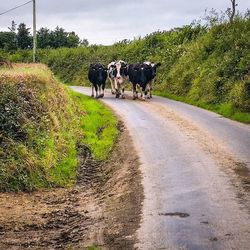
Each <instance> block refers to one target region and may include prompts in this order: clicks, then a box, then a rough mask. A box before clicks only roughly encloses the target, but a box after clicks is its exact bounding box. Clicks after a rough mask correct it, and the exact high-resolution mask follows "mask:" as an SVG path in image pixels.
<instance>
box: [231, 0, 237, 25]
mask: <svg viewBox="0 0 250 250" xmlns="http://www.w3.org/2000/svg"><path fill="white" fill-rule="evenodd" d="M230 1H231V4H232V8H231V9H229V19H230V22H233V20H234V16H235V9H236V6H238V4H236V0H230Z"/></svg>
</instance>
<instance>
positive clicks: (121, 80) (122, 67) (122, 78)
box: [108, 60, 128, 99]
mask: <svg viewBox="0 0 250 250" xmlns="http://www.w3.org/2000/svg"><path fill="white" fill-rule="evenodd" d="M108 77H109V80H110V83H111V93H112V94H115V97H116V98H119V97H120V96H121V97H122V98H123V99H124V98H125V95H124V89H125V84H126V81H127V80H128V64H127V63H126V62H124V61H122V60H119V61H116V62H111V63H110V64H109V65H108Z"/></svg>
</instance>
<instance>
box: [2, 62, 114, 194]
mask: <svg viewBox="0 0 250 250" xmlns="http://www.w3.org/2000/svg"><path fill="white" fill-rule="evenodd" d="M116 136H117V128H116V119H115V117H114V116H113V115H112V113H111V112H110V111H109V110H108V109H107V108H106V107H105V106H104V105H103V104H100V103H99V102H97V101H95V100H92V99H90V98H88V97H84V96H83V95H78V94H75V93H73V92H72V91H70V90H69V89H68V88H67V87H65V86H64V85H63V84H61V83H59V82H58V81H57V80H55V78H54V77H53V74H52V73H51V72H50V71H49V70H48V68H47V67H46V66H44V65H37V64H30V65H23V64H20V65H15V68H14V69H2V70H0V156H1V157H0V190H2V191H18V190H27V191H32V190H34V189H36V188H39V187H54V186H68V185H73V184H74V183H75V181H76V175H77V167H78V160H77V154H78V153H77V147H76V145H77V143H85V144H87V145H89V147H90V148H91V149H92V150H93V153H94V155H95V156H96V158H97V159H105V158H106V157H107V156H108V153H109V151H110V149H111V148H112V145H113V142H114V141H115V138H116Z"/></svg>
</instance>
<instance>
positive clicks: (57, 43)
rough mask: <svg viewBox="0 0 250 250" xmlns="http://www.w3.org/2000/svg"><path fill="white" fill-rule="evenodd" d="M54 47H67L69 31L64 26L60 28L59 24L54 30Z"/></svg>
mask: <svg viewBox="0 0 250 250" xmlns="http://www.w3.org/2000/svg"><path fill="white" fill-rule="evenodd" d="M52 45H53V46H52V47H53V48H59V47H67V33H66V32H65V30H64V29H63V28H59V27H58V26H57V27H56V28H55V30H54V31H53V32H52Z"/></svg>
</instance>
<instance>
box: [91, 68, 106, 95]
mask: <svg viewBox="0 0 250 250" xmlns="http://www.w3.org/2000/svg"><path fill="white" fill-rule="evenodd" d="M107 76H108V73H107V68H106V67H105V66H104V65H103V64H101V63H92V64H90V66H89V71H88V78H89V81H90V82H91V84H92V95H91V96H92V97H94V89H95V92H96V98H102V97H104V89H105V83H106V80H107ZM101 92H102V93H101ZM98 93H99V94H98Z"/></svg>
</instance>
